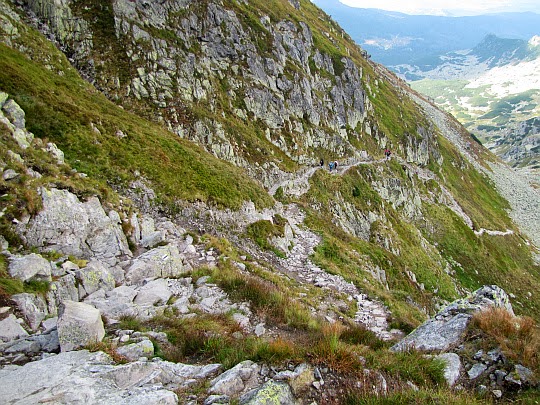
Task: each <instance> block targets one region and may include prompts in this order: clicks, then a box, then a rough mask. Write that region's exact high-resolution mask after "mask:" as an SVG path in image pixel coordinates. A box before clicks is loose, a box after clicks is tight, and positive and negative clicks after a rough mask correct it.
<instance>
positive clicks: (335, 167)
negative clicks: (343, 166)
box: [334, 160, 337, 170]
mask: <svg viewBox="0 0 540 405" xmlns="http://www.w3.org/2000/svg"><path fill="white" fill-rule="evenodd" d="M334 169H336V170H337V160H334Z"/></svg>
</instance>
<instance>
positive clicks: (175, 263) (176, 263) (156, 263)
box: [126, 245, 187, 284]
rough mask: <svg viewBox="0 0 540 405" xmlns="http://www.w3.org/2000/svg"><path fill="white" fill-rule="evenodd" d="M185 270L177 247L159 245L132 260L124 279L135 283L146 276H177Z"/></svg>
mask: <svg viewBox="0 0 540 405" xmlns="http://www.w3.org/2000/svg"><path fill="white" fill-rule="evenodd" d="M186 272H187V269H186V268H185V267H184V264H183V256H182V255H181V254H180V252H179V251H178V248H177V247H176V246H174V245H167V246H160V247H158V248H155V249H152V250H149V251H148V252H145V253H143V254H142V255H140V256H139V257H137V258H136V259H134V260H133V263H132V265H131V266H130V267H129V268H128V270H127V272H126V281H127V282H128V283H130V284H137V283H140V282H141V281H143V280H144V279H146V278H167V277H178V276H181V275H182V274H184V273H186Z"/></svg>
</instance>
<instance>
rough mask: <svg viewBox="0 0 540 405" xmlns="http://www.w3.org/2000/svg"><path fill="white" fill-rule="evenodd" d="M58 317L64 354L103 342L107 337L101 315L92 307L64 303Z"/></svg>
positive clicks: (80, 303) (76, 303)
mask: <svg viewBox="0 0 540 405" xmlns="http://www.w3.org/2000/svg"><path fill="white" fill-rule="evenodd" d="M58 315H59V316H58V339H59V340H60V348H61V350H62V351H63V352H67V351H71V350H76V349H79V348H81V347H84V346H86V345H87V344H90V343H95V342H101V340H102V339H103V337H104V336H105V328H104V327H103V321H102V320H101V313H100V312H99V310H97V309H96V308H94V307H93V306H91V305H88V304H85V303H83V302H73V301H64V302H63V303H62V304H61V305H60V308H59V314H58Z"/></svg>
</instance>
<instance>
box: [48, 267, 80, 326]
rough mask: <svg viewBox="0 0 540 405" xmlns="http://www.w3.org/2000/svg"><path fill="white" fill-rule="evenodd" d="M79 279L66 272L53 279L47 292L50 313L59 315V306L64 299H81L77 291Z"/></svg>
mask: <svg viewBox="0 0 540 405" xmlns="http://www.w3.org/2000/svg"><path fill="white" fill-rule="evenodd" d="M76 283H77V281H76V280H75V277H74V276H73V275H72V274H66V275H65V276H63V277H60V278H59V279H58V280H56V281H53V282H52V283H51V285H50V286H49V292H47V304H48V310H49V314H50V315H53V316H56V315H58V307H59V306H60V304H61V303H62V302H64V301H79V292H78V291H77V284H76Z"/></svg>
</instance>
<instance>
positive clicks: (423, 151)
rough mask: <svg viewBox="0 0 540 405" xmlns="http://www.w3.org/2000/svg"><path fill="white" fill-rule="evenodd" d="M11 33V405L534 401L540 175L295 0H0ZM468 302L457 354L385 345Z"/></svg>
mask: <svg viewBox="0 0 540 405" xmlns="http://www.w3.org/2000/svg"><path fill="white" fill-rule="evenodd" d="M0 35H1V38H2V44H0V50H1V53H2V58H1V59H0V91H2V93H0V105H1V111H2V115H0V121H1V124H0V134H1V141H2V148H1V150H0V162H1V167H2V180H1V183H0V185H1V188H2V196H1V198H0V210H1V213H2V214H1V216H0V226H1V229H2V231H1V232H2V238H1V242H2V252H3V253H2V255H1V256H0V260H1V261H0V266H1V267H0V287H1V290H0V293H1V299H2V306H3V308H2V315H1V316H0V322H1V323H2V324H1V326H2V327H1V328H0V330H1V331H2V334H1V336H0V337H1V339H2V340H3V341H4V342H5V343H4V344H3V345H1V346H0V351H1V352H2V355H1V357H0V365H1V366H2V367H3V368H2V369H1V370H0V381H1V384H2V386H5V387H13V389H10V390H5V391H4V390H2V393H1V394H0V398H2V401H3V402H8V403H18V402H24V401H25V398H26V399H28V398H30V400H31V401H33V402H43V401H57V402H60V403H79V402H87V403H88V402H96V403H97V402H99V403H113V402H114V403H118V402H120V403H122V402H125V403H134V402H145V403H175V402H177V401H179V402H180V403H206V404H211V403H231V402H232V403H235V402H240V403H250V404H256V403H264V401H265V400H268V398H271V399H272V400H274V401H277V402H276V403H295V402H298V403H306V404H307V403H312V402H316V403H344V402H346V401H353V402H352V403H355V402H354V401H359V398H364V399H365V398H377V397H379V396H380V395H381V394H384V396H388V398H390V400H392V398H400V396H401V398H402V399H403V400H405V401H406V400H407V398H408V399H409V400H416V399H417V398H422V397H423V398H431V399H433V398H440V400H442V401H443V402H447V403H450V402H452V401H456V402H458V401H461V402H463V401H471V402H472V403H473V401H476V399H475V398H472V397H469V396H468V394H460V393H459V392H458V393H454V392H453V391H451V390H450V389H446V388H443V387H444V386H446V384H449V385H450V386H452V385H458V386H460V387H465V388H470V389H471V390H470V391H471V392H472V391H473V388H474V387H476V386H483V387H485V389H484V390H483V392H485V393H486V395H489V396H495V397H499V396H504V397H505V398H515V396H516V395H522V396H523V395H530V394H529V393H523V391H524V390H526V389H530V388H534V387H535V386H536V385H535V384H536V380H535V375H537V374H535V373H538V370H537V367H538V363H539V359H538V358H537V354H534V353H537V352H538V350H536V348H537V346H536V344H537V343H536V342H537V337H536V336H535V333H536V329H535V327H534V326H532V327H529V328H528V329H527V328H521V329H520V330H521V332H519V333H517V332H515V328H514V329H512V328H513V327H511V325H521V324H522V323H523V322H524V323H523V325H525V323H526V324H527V325H532V324H533V323H534V321H533V319H536V320H538V319H539V318H540V300H539V298H540V297H539V292H538V291H540V290H539V289H538V288H537V287H538V285H539V283H540V274H539V266H538V260H535V254H536V253H537V250H536V246H538V245H540V241H539V240H538V235H539V234H540V233H539V232H538V229H539V224H540V218H539V217H538V216H539V215H540V210H539V209H537V208H538V205H539V202H540V197H539V194H538V187H537V185H538V183H537V180H535V179H528V178H522V177H519V176H518V174H516V173H514V172H512V171H511V170H510V169H508V168H506V167H505V166H502V165H501V164H500V163H498V162H497V160H496V159H495V158H494V157H493V155H491V154H490V153H489V152H488V151H486V150H485V149H484V148H483V147H481V145H479V144H477V143H476V142H475V141H474V139H472V138H471V137H470V135H469V134H468V133H467V132H466V131H465V130H464V129H463V127H461V126H460V125H459V124H458V123H457V122H456V121H455V120H453V119H452V118H451V117H449V116H447V115H445V114H444V113H442V112H441V111H440V110H438V109H437V108H436V107H434V106H433V105H432V104H430V103H429V102H428V101H426V100H423V99H422V98H421V97H420V96H419V95H418V94H416V93H414V92H413V91H412V90H411V89H410V88H409V87H408V86H407V85H405V84H404V83H403V82H402V81H401V80H400V79H398V78H397V77H396V76H395V75H393V74H392V73H390V72H389V71H388V70H386V69H385V68H383V67H381V66H380V65H377V64H375V63H373V62H371V61H370V60H369V59H368V58H367V55H366V53H365V52H363V51H362V50H361V49H359V48H358V47H357V46H356V45H354V43H353V42H352V41H351V40H350V38H349V37H348V35H347V34H346V33H345V32H343V31H342V30H341V29H340V28H339V26H337V25H336V24H335V23H334V22H333V21H331V20H330V19H329V18H328V17H327V16H326V15H325V14H324V13H322V12H321V11H320V10H319V9H317V8H316V7H315V6H314V5H313V4H312V3H311V2H310V1H293V0H291V1H277V2H274V3H272V4H271V5H270V4H268V3H265V2H262V1H250V2H249V3H248V2H245V1H213V0H212V1H203V2H194V1H189V0H175V1H166V2H147V1H145V0H135V1H127V0H116V1H110V2H109V1H107V2H97V1H90V2H82V1H66V2H55V1H30V0H29V1H24V2H20V3H19V2H11V1H8V0H2V1H0ZM385 148H389V149H391V151H392V158H391V159H389V160H386V159H384V156H383V150H384V149H385ZM321 159H323V161H324V163H328V162H329V161H337V162H338V166H337V169H333V170H328V169H327V166H326V164H324V165H323V166H320V165H319V161H320V160H321ZM535 181H536V183H535ZM513 183H516V184H518V185H519V187H517V186H513ZM535 185H536V187H535ZM485 284H490V285H492V284H496V285H498V286H500V287H502V288H504V290H505V291H506V292H507V293H508V295H509V296H510V299H511V300H512V301H513V302H512V306H510V304H509V299H508V296H507V295H506V293H505V292H504V291H502V290H501V289H500V288H499V287H495V286H493V287H483V288H482V286H483V285H485ZM475 290H478V291H477V292H476V293H475V294H473V295H470V294H472V293H473V291H475ZM465 297H469V298H465ZM458 298H461V301H459V302H460V303H464V302H468V303H472V304H471V305H469V304H467V305H466V306H463V305H462V304H459V305H458V304H455V305H458V306H459V308H461V309H462V310H463V311H462V312H460V311H458V312H460V314H461V315H459V316H458V318H459V319H460V322H459V328H457V329H456V323H455V322H454V321H452V319H453V318H451V317H449V316H447V314H448V313H449V312H448V311H450V312H452V311H453V310H445V312H443V314H445V315H444V316H443V317H444V318H445V319H446V318H448V319H450V322H449V328H453V329H452V330H453V332H451V333H450V332H449V334H450V335H452V336H456V334H457V335H458V336H459V339H463V340H459V339H458V341H462V342H463V344H464V345H465V346H463V347H467V350H462V349H463V348H461V349H458V348H455V350H454V346H453V345H455V344H458V341H456V340H452V342H451V343H450V344H449V346H448V347H446V348H444V349H433V348H431V349H428V351H430V352H432V353H434V354H440V353H441V351H443V352H448V351H452V353H454V355H455V356H451V357H452V361H451V362H448V361H446V360H444V359H446V357H448V356H443V360H442V361H441V360H433V359H431V358H426V357H424V356H423V354H421V353H419V352H416V351H414V350H407V351H405V352H400V349H399V346H395V347H394V349H390V348H389V347H390V345H391V344H390V343H389V342H392V343H396V342H397V341H398V339H400V338H401V337H402V336H403V335H404V333H407V332H409V331H411V330H412V329H413V328H415V327H416V326H418V325H420V324H421V323H422V322H423V321H425V320H426V319H427V318H428V317H429V316H430V315H434V314H435V313H436V312H437V311H438V310H439V309H441V308H443V307H445V306H446V305H447V304H449V303H450V302H452V301H454V300H455V299H458ZM455 305H454V307H455ZM488 307H504V308H506V312H504V314H508V316H510V317H514V318H511V319H512V320H511V321H509V325H510V327H509V328H508V331H513V332H511V333H510V332H509V334H512V333H513V335H512V339H517V340H518V341H527V342H529V341H530V343H529V344H528V345H527V346H526V347H525V348H523V350H521V349H520V350H521V351H519V350H517V349H516V348H517V347H521V346H519V345H516V346H515V347H508V345H506V346H505V345H503V344H502V343H500V341H499V340H497V337H496V336H494V335H493V331H490V329H489V328H487V327H486V326H481V327H480V326H479V325H484V324H483V323H482V319H485V317H487V315H475V316H473V314H474V313H477V312H481V311H480V310H481V309H485V308H488ZM450 308H453V307H452V306H451V307H450ZM513 311H515V313H517V314H518V316H519V317H515V316H514V313H513ZM452 313H453V312H452ZM482 314H483V312H482ZM441 316H442V315H441ZM478 316H479V318H477V317H478ZM482 316H483V317H484V318H482ZM490 316H491V315H490ZM494 316H499V317H501V316H506V315H501V314H500V313H495V315H494ZM526 316H530V317H532V318H527V317H526ZM488 324H489V322H488ZM441 328H442V326H441ZM442 330H443V329H441V331H442ZM456 330H457V331H458V332H456ZM475 331H476V332H475ZM525 332H526V333H528V334H527V335H526V336H527V339H528V338H529V337H531V338H530V340H525V339H524V336H525V335H524V333H525ZM440 333H441V334H443V335H444V333H443V332H440ZM520 333H521V335H520ZM462 335H463V337H462ZM484 344H485V346H489V347H490V349H489V350H492V349H493V350H498V352H497V353H499V352H500V353H501V355H500V356H495V357H493V356H492V357H493V359H492V360H489V362H488V363H486V364H489V367H486V368H485V369H483V370H481V371H479V368H481V367H480V366H479V364H480V363H481V362H484V360H485V361H486V362H487V361H488V360H486V359H484V357H483V355H479V356H477V357H478V358H477V359H476V358H473V357H471V356H469V355H468V353H469V351H470V350H472V349H473V348H478V349H479V348H480V347H481V346H482V345H484ZM415 346H419V347H420V346H422V345H420V344H418V345H415ZM510 346H512V345H510ZM514 349H515V350H514ZM525 349H526V350H525ZM73 350H76V351H73ZM530 350H532V352H530ZM535 350H536V351H535ZM59 352H60V354H56V353H59ZM104 352H107V354H105V353H104ZM490 353H491V352H490ZM529 353H533V354H529ZM456 357H457V362H456ZM450 366H451V367H450ZM450 368H452V369H453V370H454V373H453V377H452V378H449V377H448V378H447V376H445V370H446V372H449V370H450ZM472 369H474V370H473V371H471V370H472ZM43 370H54V373H52V372H51V373H50V375H49V376H48V377H47V378H43V379H39V378H36V376H37V375H40V374H43ZM456 370H457V371H456ZM516 370H517V371H516ZM516 373H517V374H518V376H516ZM495 374H496V375H497V376H500V378H499V379H497V378H494V377H493V376H495ZM67 375H69V376H70V378H69V379H66V376H67ZM507 376H509V377H508V379H507V378H506V377H507ZM492 377H493V378H492ZM37 380H39V383H38V382H37ZM80 386H84V387H85V388H86V389H84V390H81V389H78V388H77V389H76V390H73V387H80ZM27 395H28V396H27ZM265 398H266V399H265ZM276 398H277V399H276ZM415 398H416V399H415ZM395 400H397V401H399V399H395ZM480 401H481V400H480Z"/></svg>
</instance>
